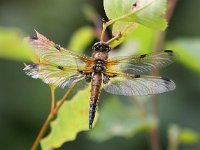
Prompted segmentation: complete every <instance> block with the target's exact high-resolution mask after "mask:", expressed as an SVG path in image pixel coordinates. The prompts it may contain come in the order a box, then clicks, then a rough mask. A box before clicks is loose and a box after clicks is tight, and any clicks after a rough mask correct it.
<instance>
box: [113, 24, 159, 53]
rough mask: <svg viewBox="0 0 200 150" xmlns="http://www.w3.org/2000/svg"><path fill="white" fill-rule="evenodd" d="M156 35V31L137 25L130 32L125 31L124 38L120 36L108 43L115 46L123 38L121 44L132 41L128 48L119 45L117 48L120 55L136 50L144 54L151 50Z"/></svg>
mask: <svg viewBox="0 0 200 150" xmlns="http://www.w3.org/2000/svg"><path fill="white" fill-rule="evenodd" d="M144 35H145V36H144ZM156 35H157V31H155V30H152V29H150V28H147V27H145V26H143V25H138V26H137V28H136V29H135V30H133V31H132V32H130V33H127V36H126V38H120V39H119V40H115V41H113V42H112V43H110V45H111V46H112V47H116V46H117V45H119V44H120V43H121V42H123V41H124V40H125V42H124V43H123V44H125V45H127V44H129V43H132V47H129V50H128V49H125V48H126V47H121V48H120V50H119V52H121V54H120V55H121V56H124V55H127V54H128V55H129V54H132V55H133V54H136V53H138V52H139V53H140V54H146V53H150V52H152V51H153V48H154V43H155V40H156ZM128 51H130V52H128ZM112 52H113V51H111V52H110V53H112ZM126 52H127V53H126ZM134 52H135V53H134ZM120 55H119V56H120Z"/></svg>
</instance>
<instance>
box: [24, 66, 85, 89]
mask: <svg viewBox="0 0 200 150" xmlns="http://www.w3.org/2000/svg"><path fill="white" fill-rule="evenodd" d="M23 70H24V71H25V73H26V74H27V75H28V76H31V77H32V78H35V79H37V78H39V79H41V80H42V81H44V82H45V83H46V84H52V85H54V86H56V87H57V86H58V87H62V88H64V87H66V86H67V87H69V86H71V85H72V83H74V82H78V81H80V80H83V79H85V78H84V76H83V75H82V74H80V73H78V72H77V70H76V68H74V69H73V68H70V69H68V68H58V67H56V66H51V65H42V64H41V65H36V64H31V65H26V66H25V68H24V69H23Z"/></svg>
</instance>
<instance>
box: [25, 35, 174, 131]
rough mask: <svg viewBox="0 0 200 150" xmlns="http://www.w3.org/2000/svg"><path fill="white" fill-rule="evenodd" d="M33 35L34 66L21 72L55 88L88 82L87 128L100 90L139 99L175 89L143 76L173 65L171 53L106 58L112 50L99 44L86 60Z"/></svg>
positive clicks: (159, 79) (167, 81) (168, 83)
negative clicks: (138, 97) (89, 88)
mask: <svg viewBox="0 0 200 150" xmlns="http://www.w3.org/2000/svg"><path fill="white" fill-rule="evenodd" d="M36 35H37V36H36V37H32V38H30V39H29V41H30V43H31V44H32V45H33V49H34V54H35V61H34V64H30V65H26V67H25V68H24V69H23V70H24V71H25V73H26V74H27V75H29V76H31V77H32V78H39V79H41V80H43V81H44V82H45V83H47V84H52V85H55V86H56V87H62V88H64V87H70V86H71V85H72V84H73V83H75V82H81V81H83V80H84V81H86V82H87V83H90V84H91V90H90V92H91V97H90V109H89V128H92V124H93V120H94V117H95V112H96V108H97V104H98V100H99V95H100V92H101V89H102V88H103V89H104V90H105V91H106V92H109V93H111V94H116V95H125V96H138V95H149V94H157V93H163V92H167V91H171V90H174V89H175V87H176V86H175V83H174V82H173V81H172V80H170V79H167V78H163V77H157V76H145V75H144V74H147V73H148V72H150V71H151V70H153V69H158V68H161V67H164V66H166V65H168V64H170V63H172V62H173V60H174V54H173V52H172V51H171V50H165V51H161V52H156V53H151V54H144V55H138V56H134V55H133V56H124V57H116V58H108V53H109V51H110V50H111V47H110V46H109V45H108V44H107V43H106V42H102V41H100V42H97V43H95V44H94V45H93V47H92V49H93V50H94V52H93V54H92V57H87V56H84V55H81V54H78V53H76V52H73V51H70V50H66V49H64V48H62V47H61V46H60V45H58V44H55V43H54V42H52V41H50V40H49V39H47V38H46V37H44V36H43V35H42V34H40V33H38V32H36Z"/></svg>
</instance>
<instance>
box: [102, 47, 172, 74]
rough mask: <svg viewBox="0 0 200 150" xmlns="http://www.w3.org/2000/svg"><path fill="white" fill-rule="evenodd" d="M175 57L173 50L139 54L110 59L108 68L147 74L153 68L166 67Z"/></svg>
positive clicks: (115, 70)
mask: <svg viewBox="0 0 200 150" xmlns="http://www.w3.org/2000/svg"><path fill="white" fill-rule="evenodd" d="M174 59H175V56H174V53H173V51H171V50H165V51H162V52H157V53H151V54H144V55H139V56H125V57H117V58H112V59H108V61H107V63H106V64H105V65H106V69H107V70H108V71H109V72H119V73H120V72H122V73H128V74H146V73H148V72H149V71H151V70H152V69H158V68H161V67H165V66H166V65H168V64H170V63H172V62H173V61H174Z"/></svg>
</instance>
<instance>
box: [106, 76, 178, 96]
mask: <svg viewBox="0 0 200 150" xmlns="http://www.w3.org/2000/svg"><path fill="white" fill-rule="evenodd" d="M175 87H176V85H175V83H174V82H173V81H172V80H169V79H167V78H161V77H155V76H135V77H134V76H129V75H125V74H124V75H120V76H116V77H113V78H110V80H109V82H108V83H107V84H104V89H105V91H107V92H109V93H111V94H116V95H126V96H134V95H135V96H139V95H140V96H142V95H150V94H158V93H163V92H167V91H171V90H174V89H175Z"/></svg>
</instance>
